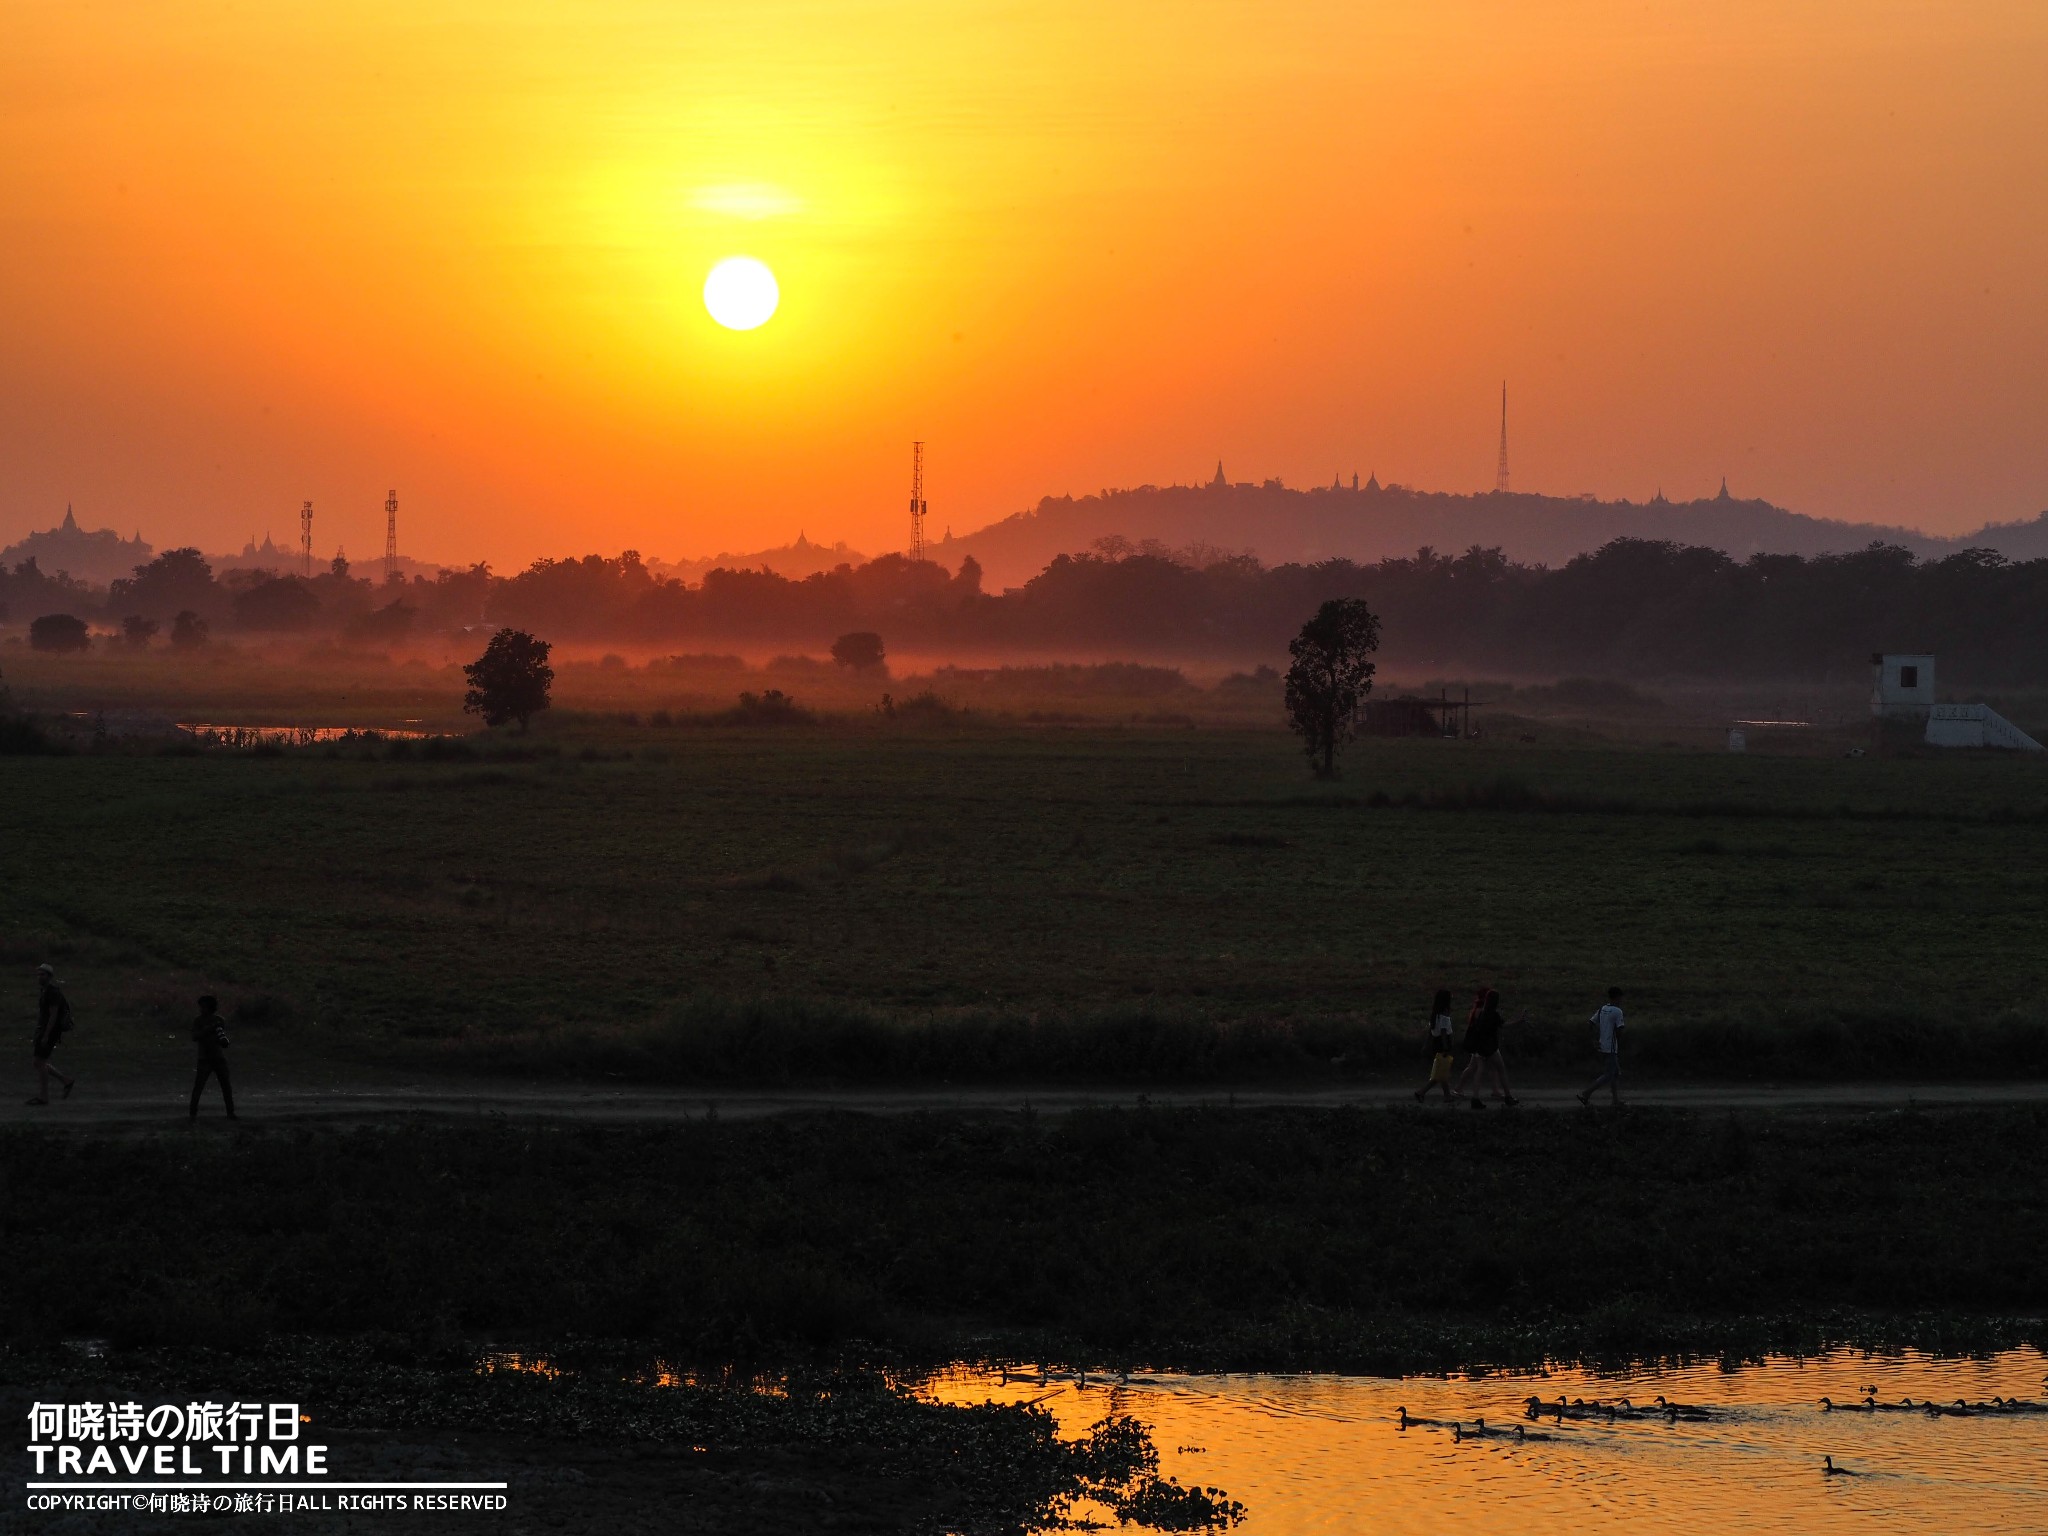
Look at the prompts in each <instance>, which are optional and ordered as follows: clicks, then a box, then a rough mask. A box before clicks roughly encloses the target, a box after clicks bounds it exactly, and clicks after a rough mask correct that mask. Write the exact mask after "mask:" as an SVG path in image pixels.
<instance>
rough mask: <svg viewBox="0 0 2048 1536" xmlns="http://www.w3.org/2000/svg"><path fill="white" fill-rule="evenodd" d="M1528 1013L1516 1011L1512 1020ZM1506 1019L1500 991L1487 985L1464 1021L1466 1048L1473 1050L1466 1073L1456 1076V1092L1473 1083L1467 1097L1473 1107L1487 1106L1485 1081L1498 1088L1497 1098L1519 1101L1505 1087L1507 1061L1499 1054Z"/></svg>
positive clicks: (1512, 1103) (1517, 1020)
mask: <svg viewBox="0 0 2048 1536" xmlns="http://www.w3.org/2000/svg"><path fill="white" fill-rule="evenodd" d="M1528 1017H1529V1016H1528V1014H1526V1013H1518V1014H1516V1015H1515V1018H1514V1022H1515V1023H1517V1024H1520V1023H1521V1022H1522V1021H1523V1020H1525V1019H1527V1018H1528ZM1507 1023H1508V1021H1507V1020H1505V1019H1503V1018H1502V1017H1501V1014H1500V993H1498V992H1496V991H1494V990H1493V989H1492V988H1490V987H1489V988H1488V989H1487V990H1486V991H1484V992H1482V993H1481V994H1480V999H1479V1002H1478V1003H1477V1004H1476V1005H1475V1006H1474V1007H1473V1010H1472V1017H1471V1020H1470V1021H1469V1022H1468V1023H1467V1024H1466V1025H1465V1049H1466V1050H1468V1051H1470V1052H1471V1053H1472V1059H1471V1060H1470V1061H1468V1062H1467V1063H1466V1064H1465V1075H1464V1076H1463V1077H1461V1078H1460V1079H1459V1080H1458V1092H1459V1093H1460V1094H1461V1095H1464V1094H1466V1086H1465V1085H1466V1084H1467V1083H1470V1084H1471V1085H1472V1089H1473V1090H1474V1091H1472V1092H1471V1093H1470V1094H1469V1095H1467V1096H1468V1097H1470V1099H1471V1100H1472V1107H1473V1108H1474V1109H1484V1108H1486V1102H1485V1099H1486V1085H1487V1083H1489V1082H1492V1083H1495V1084H1497V1085H1498V1086H1499V1088H1500V1101H1501V1103H1502V1104H1504V1105H1507V1106H1508V1107H1509V1108H1513V1107H1514V1106H1515V1105H1517V1104H1519V1103H1521V1102H1522V1101H1521V1100H1520V1099H1518V1098H1516V1097H1515V1096H1514V1094H1513V1092H1512V1091H1510V1089H1509V1088H1508V1068H1507V1062H1506V1061H1505V1060H1503V1059H1502V1057H1501V1054H1500V1036H1501V1030H1502V1029H1503V1028H1505V1027H1506V1025H1507Z"/></svg>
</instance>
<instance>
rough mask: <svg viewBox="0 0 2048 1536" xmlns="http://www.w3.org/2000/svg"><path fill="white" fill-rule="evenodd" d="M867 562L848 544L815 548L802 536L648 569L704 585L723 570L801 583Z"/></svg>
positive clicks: (650, 563)
mask: <svg viewBox="0 0 2048 1536" xmlns="http://www.w3.org/2000/svg"><path fill="white" fill-rule="evenodd" d="M867 558H868V557H867V556H866V555H864V554H862V553H861V552H860V551H859V550H857V549H850V548H848V547H847V545H846V543H845V541H844V540H841V541H840V542H839V543H837V544H813V543H812V542H811V541H810V540H809V539H808V538H806V537H805V536H804V535H803V534H802V533H798V534H797V536H796V542H795V543H794V544H784V545H782V546H781V547H780V548H777V549H758V550H755V551H754V553H752V554H751V555H733V554H720V555H707V556H705V557H704V558H703V559H701V560H649V561H648V562H647V568H648V569H649V570H650V571H652V572H654V574H655V575H657V576H670V577H674V578H676V579H677V580H680V581H702V580H703V579H704V573H705V572H706V571H710V570H716V569H720V568H723V569H725V570H728V571H758V570H770V571H773V572H774V573H775V574H776V575H778V576H787V577H789V578H790V579H792V580H801V579H802V578H804V577H806V576H815V575H816V574H817V573H818V572H820V571H830V570H835V569H837V568H838V567H839V566H842V565H865V564H866V563H867Z"/></svg>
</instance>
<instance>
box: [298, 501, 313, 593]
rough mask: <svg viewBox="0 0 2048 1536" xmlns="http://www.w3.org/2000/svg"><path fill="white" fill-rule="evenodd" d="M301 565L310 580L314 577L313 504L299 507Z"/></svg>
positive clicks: (308, 503)
mask: <svg viewBox="0 0 2048 1536" xmlns="http://www.w3.org/2000/svg"><path fill="white" fill-rule="evenodd" d="M299 563H300V564H301V565H303V566H304V567H305V574H306V576H307V578H308V579H309V580H310V579H311V577H312V575H313V503H311V502H310V501H309V502H305V503H303V504H302V505H301V506H300V507H299Z"/></svg>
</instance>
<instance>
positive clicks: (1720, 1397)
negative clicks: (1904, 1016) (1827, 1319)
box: [924, 1350, 2048, 1536]
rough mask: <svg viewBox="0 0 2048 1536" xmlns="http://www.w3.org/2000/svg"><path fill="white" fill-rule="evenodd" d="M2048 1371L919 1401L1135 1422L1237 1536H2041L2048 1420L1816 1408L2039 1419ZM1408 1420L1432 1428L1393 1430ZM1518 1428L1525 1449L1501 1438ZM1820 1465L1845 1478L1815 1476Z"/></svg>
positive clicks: (1770, 1369)
mask: <svg viewBox="0 0 2048 1536" xmlns="http://www.w3.org/2000/svg"><path fill="white" fill-rule="evenodd" d="M2044 1370H2048V1359H2044V1357H2043V1356H2042V1355H2041V1354H2040V1353H2038V1352H2037V1351H2034V1350H2013V1351H2009V1352H2007V1353H2005V1354H2002V1355H1998V1356H1995V1357H1992V1358H1989V1359H1984V1360H1950V1359H1934V1358H1930V1357H1928V1356H1924V1355H1913V1354H1907V1355H1900V1356H1887V1357H1875V1356H1866V1355H1862V1354H1859V1353H1855V1352H1853V1351H1843V1352H1840V1353H1837V1354H1834V1355H1831V1356H1827V1357H1825V1358H1822V1359H1817V1360H1805V1361H1798V1360H1772V1361H1768V1362H1766V1363H1764V1364H1761V1365H1755V1366H1749V1367H1745V1368H1742V1369H1739V1370H1728V1371H1724V1370H1722V1369H1721V1368H1720V1367H1718V1366H1716V1365H1713V1364H1707V1365H1697V1366H1687V1367H1672V1368H1656V1369H1650V1368H1645V1369H1642V1370H1639V1371H1634V1372H1629V1373H1625V1374H1619V1375H1615V1374H1603V1375H1594V1374H1592V1373H1589V1372H1584V1371H1577V1370H1565V1369H1559V1370H1553V1371H1550V1372H1546V1373H1544V1374H1543V1375H1541V1376H1526V1375H1523V1376H1486V1377H1479V1378H1462V1377H1459V1378H1451V1379H1444V1378H1440V1377H1407V1378H1403V1379H1389V1378H1384V1377H1364V1376H1251V1375H1238V1376H1165V1375H1158V1376H1136V1377H1133V1378H1131V1380H1130V1381H1129V1383H1128V1384H1123V1383H1120V1382H1118V1381H1117V1379H1116V1378H1114V1377H1100V1376H1091V1377H1089V1378H1088V1384H1087V1385H1086V1386H1077V1385H1076V1384H1075V1383H1074V1381H1073V1379H1072V1377H1071V1376H1069V1377H1067V1378H1066V1379H1065V1380H1064V1381H1063V1380H1061V1379H1060V1378H1059V1377H1057V1376H1055V1377H1054V1378H1053V1379H1052V1380H1051V1381H1049V1382H1048V1383H1047V1384H1046V1385H1044V1386H1040V1385H1038V1377H1037V1374H1036V1372H1035V1370H1034V1371H1033V1372H1031V1373H1029V1374H1028V1375H1027V1376H1026V1377H1025V1378H1023V1379H1016V1378H1013V1379H1012V1380H1011V1381H1009V1382H1008V1383H1005V1382H1004V1381H1003V1380H1002V1378H1001V1377H1000V1376H999V1375H997V1374H994V1373H987V1372H983V1371H979V1370H974V1371H967V1370H960V1371H954V1372H949V1373H946V1374H944V1375H941V1376H939V1377H937V1378H935V1379H933V1380H931V1381H930V1382H928V1383H926V1384H925V1387H924V1390H925V1391H926V1392H927V1393H928V1394H929V1395H930V1396H932V1397H934V1398H937V1399H939V1400H941V1401H945V1402H954V1403H978V1402H983V1401H988V1400H994V1401H997V1402H1030V1401H1034V1400H1043V1403H1044V1406H1045V1407H1046V1408H1047V1409H1048V1410H1049V1411H1051V1412H1052V1413H1053V1414H1055V1415H1056V1416H1057V1417H1058V1419H1059V1421H1060V1429H1061V1432H1062V1433H1063V1434H1065V1435H1068V1436H1073V1435H1078V1434H1080V1433H1081V1432H1083V1431H1084V1430H1086V1429H1087V1428H1088V1426H1089V1425H1091V1424H1093V1423H1095V1422H1096V1421H1097V1420H1099V1419H1100V1418H1102V1417H1103V1416H1104V1415H1105V1414H1107V1413H1111V1412H1118V1413H1129V1414H1132V1415H1134V1416H1135V1417H1137V1418H1138V1419H1139V1420H1140V1421H1141V1422H1142V1423H1144V1425H1145V1426H1146V1427H1147V1428H1148V1429H1149V1430H1150V1431H1151V1433H1152V1438H1153V1441H1154V1442H1155V1443H1156V1444H1157V1445H1158V1447H1159V1452H1160V1469H1161V1471H1162V1472H1164V1473H1166V1474H1167V1475H1168V1476H1171V1477H1175V1478H1178V1479H1179V1480H1180V1481H1181V1482H1183V1483H1190V1484H1195V1483H1199V1484H1205V1485H1206V1484H1215V1485H1217V1486H1220V1487H1222V1488H1224V1489H1227V1490H1228V1491H1229V1493H1230V1494H1231V1495H1232V1497H1234V1498H1237V1499H1241V1500H1242V1501H1243V1502H1244V1504H1245V1506H1246V1508H1247V1517H1246V1520H1245V1523H1244V1525H1243V1526H1242V1527H1240V1529H1241V1530H1243V1531H1245V1532H1247V1533H1250V1536H1295V1533H1308V1532H1332V1533H1335V1532H1344V1533H1351V1532H1356V1531H1360V1530H1365V1529H1370V1530H1372V1531H1375V1532H1390V1533H1392V1532H1410V1531H1412V1532H1425V1531H1427V1532H1439V1531H1442V1530H1444V1529H1445V1528H1447V1527H1449V1528H1456V1529H1464V1530H1479V1531H1508V1530H1516V1531H1530V1532H1535V1531H1565V1530H1569V1531H1572V1532H1601V1531H1615V1532H1619V1531H1622V1530H1630V1531H1637V1532H1640V1531H1641V1530H1644V1529H1647V1528H1651V1527H1653V1526H1654V1527H1655V1528H1659V1529H1664V1530H1670V1531H1704V1530H1709V1529H1711V1528H1712V1526H1714V1525H1719V1526H1721V1527H1723V1528H1725V1529H1729V1530H1740V1531H1742V1532H1745V1533H1747V1532H1786V1533H1791V1532H1800V1533H1812V1532H1829V1531H1842V1532H1847V1531H1858V1532H1862V1531H1868V1530H1871V1529H1876V1528H1882V1529H1883V1530H1884V1531H1886V1532H1887V1533H1895V1532H1929V1533H1936V1532H1940V1533H1947V1532H1955V1531H2048V1454H2044V1453H2048V1413H2033V1412H2026V1413H1972V1414H1967V1415H1943V1416H1938V1417H1936V1416H1930V1415H1928V1414H1927V1413H1925V1412H1918V1411H1912V1412H1878V1413H1870V1412H1845V1411H1841V1410H1839V1409H1838V1410H1836V1411H1833V1412H1829V1411H1826V1410H1824V1409H1823V1408H1822V1407H1821V1403H1820V1399H1822V1398H1823V1397H1827V1398H1832V1399H1833V1400H1834V1401H1835V1402H1836V1403H1837V1404H1846V1403H1858V1402H1861V1401H1862V1400H1863V1398H1864V1394H1865V1390H1866V1389H1867V1388H1875V1389H1876V1396H1877V1398H1878V1400H1879V1401H1881V1402H1885V1403H1897V1402H1900V1401H1901V1400H1903V1399H1905V1398H1912V1399H1913V1400H1914V1401H1915V1402H1924V1401H1926V1400H1929V1399H1932V1400H1934V1401H1936V1402H1940V1403H1953V1402H1954V1401H1955V1400H1956V1399H1958V1398H1960V1399H1963V1400H1965V1401H1966V1402H1980V1403H1988V1402H1990V1401H1991V1400H1993V1399H1995V1398H2020V1399H2025V1400H2028V1401H2030V1402H2032V1403H2035V1404H2040V1403H2042V1402H2043V1399H2044V1397H2048V1386H2044V1382H2043V1372H2044ZM1560 1394H1562V1395H1563V1396H1564V1397H1566V1398H1567V1399H1573V1398H1585V1399H1595V1398H1598V1399H1604V1400H1607V1401H1613V1400H1614V1399H1616V1398H1618V1397H1623V1396H1625V1397H1627V1398H1629V1399H1630V1401H1631V1402H1632V1403H1634V1404H1638V1405H1640V1404H1645V1403H1648V1402H1650V1401H1651V1400H1652V1399H1654V1398H1655V1397H1657V1396H1659V1395H1662V1396H1664V1397H1666V1398H1668V1399H1670V1400H1671V1401H1674V1402H1682V1403H1687V1404H1699V1405H1702V1406H1704V1407H1705V1408H1706V1409H1707V1413H1708V1416H1707V1418H1705V1419H1704V1420H1695V1419H1684V1418H1681V1419H1679V1420H1676V1421H1673V1420H1671V1419H1668V1418H1666V1417H1664V1416H1663V1415H1656V1416H1650V1417H1641V1418H1629V1417H1626V1416H1617V1417H1616V1418H1615V1419H1614V1420H1612V1421H1610V1420H1608V1419H1607V1418H1606V1417H1605V1416H1604V1415H1600V1416H1593V1417H1584V1418H1572V1417H1566V1418H1564V1419H1562V1420H1561V1421H1560V1420H1558V1419H1556V1418H1553V1417H1551V1416H1549V1415H1548V1414H1547V1413H1546V1415H1545V1416H1544V1417H1543V1418H1542V1419H1540V1420H1531V1419H1529V1418H1527V1417H1526V1415H1525V1407H1526V1403H1527V1400H1528V1398H1529V1397H1530V1396H1531V1395H1535V1396H1539V1397H1541V1398H1543V1399H1545V1400H1546V1401H1550V1400H1554V1399H1556V1398H1557V1397H1558V1396H1559V1395H1560ZM1402 1408H1406V1409H1407V1411H1408V1413H1409V1415H1410V1416H1411V1417H1413V1418H1416V1419H1431V1420H1436V1421H1438V1422H1437V1424H1435V1425H1418V1426H1416V1427H1412V1428H1409V1429H1407V1430H1402V1429H1400V1428H1399V1427H1398V1424H1397V1417H1398V1410H1400V1409H1402ZM1481 1420H1483V1421H1484V1424H1485V1430H1486V1432H1485V1433H1483V1434H1478V1433H1475V1432H1474V1431H1475V1430H1476V1429H1477V1426H1478V1423H1479V1421H1481ZM1453 1423H1456V1424H1458V1425H1459V1426H1460V1428H1459V1429H1458V1430H1457V1431H1456V1432H1455V1437H1454V1431H1453V1430H1452V1428H1451V1427H1450V1426H1451V1425H1452V1424H1453ZM1517 1425H1519V1426H1521V1427H1522V1428H1523V1430H1524V1432H1525V1434H1526V1435H1527V1436H1528V1437H1529V1438H1527V1439H1525V1440H1522V1441H1520V1442H1517V1441H1516V1440H1515V1439H1514V1438H1513V1431H1514V1428H1515V1426H1517ZM1539 1435H1540V1436H1541V1437H1542V1438H1540V1439H1539V1438H1536V1437H1537V1436H1539ZM1824 1455H1831V1456H1833V1458H1834V1461H1835V1464H1836V1465H1837V1466H1838V1467H1844V1468H1847V1469H1849V1472H1850V1474H1851V1475H1847V1476H1839V1477H1830V1476H1827V1475H1826V1474H1825V1472H1824V1471H1823V1467H1822V1461H1821V1458H1822V1457H1823V1456H1824ZM1098 1513H1099V1512H1098ZM1877 1522H1882V1525H1881V1527H1879V1526H1878V1524H1877Z"/></svg>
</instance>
